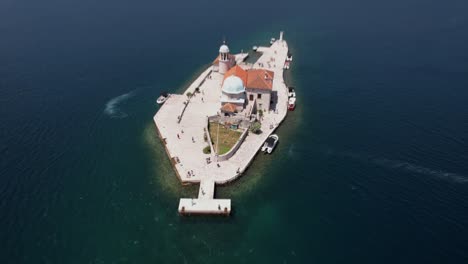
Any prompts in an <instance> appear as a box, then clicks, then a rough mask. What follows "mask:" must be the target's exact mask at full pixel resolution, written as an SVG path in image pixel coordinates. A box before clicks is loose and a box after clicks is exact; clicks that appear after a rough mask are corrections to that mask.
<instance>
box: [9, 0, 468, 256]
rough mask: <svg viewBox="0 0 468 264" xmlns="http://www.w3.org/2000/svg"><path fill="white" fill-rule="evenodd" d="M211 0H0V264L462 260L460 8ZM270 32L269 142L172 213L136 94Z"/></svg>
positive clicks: (179, 192)
mask: <svg viewBox="0 0 468 264" xmlns="http://www.w3.org/2000/svg"><path fill="white" fill-rule="evenodd" d="M226 5H227V8H226V10H219V9H215V8H213V5H212V3H209V2H208V1H197V2H196V3H191V2H186V3H179V2H171V3H164V4H162V3H153V2H150V1H143V2H139V3H134V2H128V1H124V0H117V1H112V2H110V1H101V2H99V3H95V2H92V1H80V2H77V1H68V2H58V1H50V0H48V1H45V2H44V1H42V2H40V3H39V2H38V3H36V2H32V1H14V2H13V1H4V2H2V3H0V34H1V36H2V41H0V58H1V60H0V102H1V104H0V109H1V114H2V122H0V133H1V134H0V135H1V137H0V151H1V152H0V153H1V155H2V159H1V160H0V197H1V199H0V211H1V214H0V215H1V217H0V226H1V229H0V231H1V232H0V241H2V242H3V243H2V247H0V263H220V262H223V263H253V262H258V263H310V262H315V263H353V262H359V263H376V262H378V263H423V262H424V263H442V262H443V263H465V262H466V260H467V259H468V255H467V252H466V248H467V247H468V240H467V237H468V214H467V213H466V212H467V209H468V199H467V197H468V196H467V192H468V165H467V164H468V163H467V162H466V161H467V160H468V156H467V149H468V144H467V142H468V122H467V120H468V108H467V107H466V98H468V93H467V90H466V87H468V78H467V76H468V64H467V61H468V52H467V50H466V46H468V37H467V35H466V32H467V31H468V17H467V15H466V14H468V5H467V4H466V3H465V2H464V1H450V3H447V2H443V1H429V2H427V1H392V2H391V3H375V1H360V2H353V3H348V2H347V1H331V2H330V1H316V2H312V3H309V2H306V1H292V2H288V3H287V4H284V3H282V4H275V3H273V2H271V1H270V2H265V1H257V2H254V3H251V2H242V1H241V2H239V3H236V4H234V3H233V4H232V5H228V4H226ZM266 11H267V12H266ZM277 13H280V14H282V16H281V17H280V18H279V19H278V20H276V19H273V15H272V14H277ZM239 14H242V15H239ZM281 29H282V30H285V31H286V34H285V37H286V39H287V40H288V41H289V44H290V48H291V51H292V52H293V54H294V62H293V66H292V68H291V71H290V72H288V73H287V75H286V76H285V77H286V79H287V81H288V82H289V83H290V84H292V85H293V86H295V87H296V90H297V94H298V97H299V99H298V108H297V110H296V111H295V112H293V113H291V115H289V116H288V118H287V120H286V121H285V122H284V123H283V125H282V126H281V127H280V129H279V130H278V133H279V135H280V137H281V140H280V143H279V145H278V148H277V149H276V150H275V153H274V155H269V156H265V155H260V156H258V157H257V158H256V160H255V162H254V163H253V164H252V166H251V167H250V168H249V170H248V171H247V173H246V174H245V175H244V176H243V177H242V178H241V179H239V180H238V181H236V182H234V183H232V184H230V185H228V186H224V187H220V188H218V189H217V196H219V197H230V198H231V199H232V202H233V206H234V212H233V215H232V216H231V217H229V218H218V217H196V218H180V217H179V216H178V215H177V212H176V208H177V204H178V198H180V197H181V196H192V195H196V193H197V190H198V189H197V186H184V187H183V186H181V185H180V183H179V182H178V181H177V178H176V177H175V174H174V172H173V170H172V168H171V166H170V163H169V160H168V159H167V157H166V155H165V152H164V150H163V148H162V145H161V143H160V141H159V139H158V138H157V137H156V134H155V129H154V125H153V123H152V117H153V115H154V113H155V111H156V110H157V106H156V105H155V102H154V101H155V99H156V98H157V96H158V95H159V93H160V92H161V91H164V90H168V91H182V90H184V88H185V86H186V85H187V84H189V83H190V81H191V80H192V79H193V78H194V77H196V76H197V75H198V74H199V73H200V72H201V71H202V70H203V69H204V68H205V67H206V65H208V63H210V62H211V61H212V60H213V58H214V57H215V56H216V55H217V54H216V52H217V50H218V48H219V44H220V42H221V40H222V39H223V37H226V39H227V40H228V42H229V46H230V48H231V50H234V51H239V50H240V49H249V48H250V47H251V46H253V45H259V44H266V43H267V42H268V40H269V38H270V37H272V36H276V35H277V34H278V33H277V32H278V31H279V30H281Z"/></svg>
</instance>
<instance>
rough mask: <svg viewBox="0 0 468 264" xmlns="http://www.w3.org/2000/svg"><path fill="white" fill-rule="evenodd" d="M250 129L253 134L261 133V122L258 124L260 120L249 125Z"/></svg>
mask: <svg viewBox="0 0 468 264" xmlns="http://www.w3.org/2000/svg"><path fill="white" fill-rule="evenodd" d="M250 131H251V132H252V133H254V134H260V133H262V124H260V122H254V123H253V124H251V125H250Z"/></svg>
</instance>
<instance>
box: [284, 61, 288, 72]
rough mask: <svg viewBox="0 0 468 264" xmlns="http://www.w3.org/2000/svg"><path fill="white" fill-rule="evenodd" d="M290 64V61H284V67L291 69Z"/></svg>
mask: <svg viewBox="0 0 468 264" xmlns="http://www.w3.org/2000/svg"><path fill="white" fill-rule="evenodd" d="M289 64H290V63H289V61H286V62H284V67H283V69H285V70H289Z"/></svg>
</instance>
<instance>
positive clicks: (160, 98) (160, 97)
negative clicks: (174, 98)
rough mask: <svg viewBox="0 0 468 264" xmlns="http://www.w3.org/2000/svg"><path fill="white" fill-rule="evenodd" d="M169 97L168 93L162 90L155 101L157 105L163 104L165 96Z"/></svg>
mask: <svg viewBox="0 0 468 264" xmlns="http://www.w3.org/2000/svg"><path fill="white" fill-rule="evenodd" d="M168 97H169V94H168V93H166V92H164V93H161V95H160V96H159V97H158V99H157V100H156V103H157V104H158V105H162V104H164V102H166V100H167V98H168Z"/></svg>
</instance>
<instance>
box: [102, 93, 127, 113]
mask: <svg viewBox="0 0 468 264" xmlns="http://www.w3.org/2000/svg"><path fill="white" fill-rule="evenodd" d="M134 95H135V91H131V92H128V93H125V94H122V95H119V96H117V97H114V98H112V99H110V100H109V101H108V102H107V103H106V108H104V113H105V114H106V115H108V116H109V117H111V118H125V117H127V116H128V115H127V113H125V112H124V111H122V110H121V109H120V108H119V106H120V105H121V104H122V103H123V102H125V101H127V100H128V99H129V98H131V97H133V96H134Z"/></svg>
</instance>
